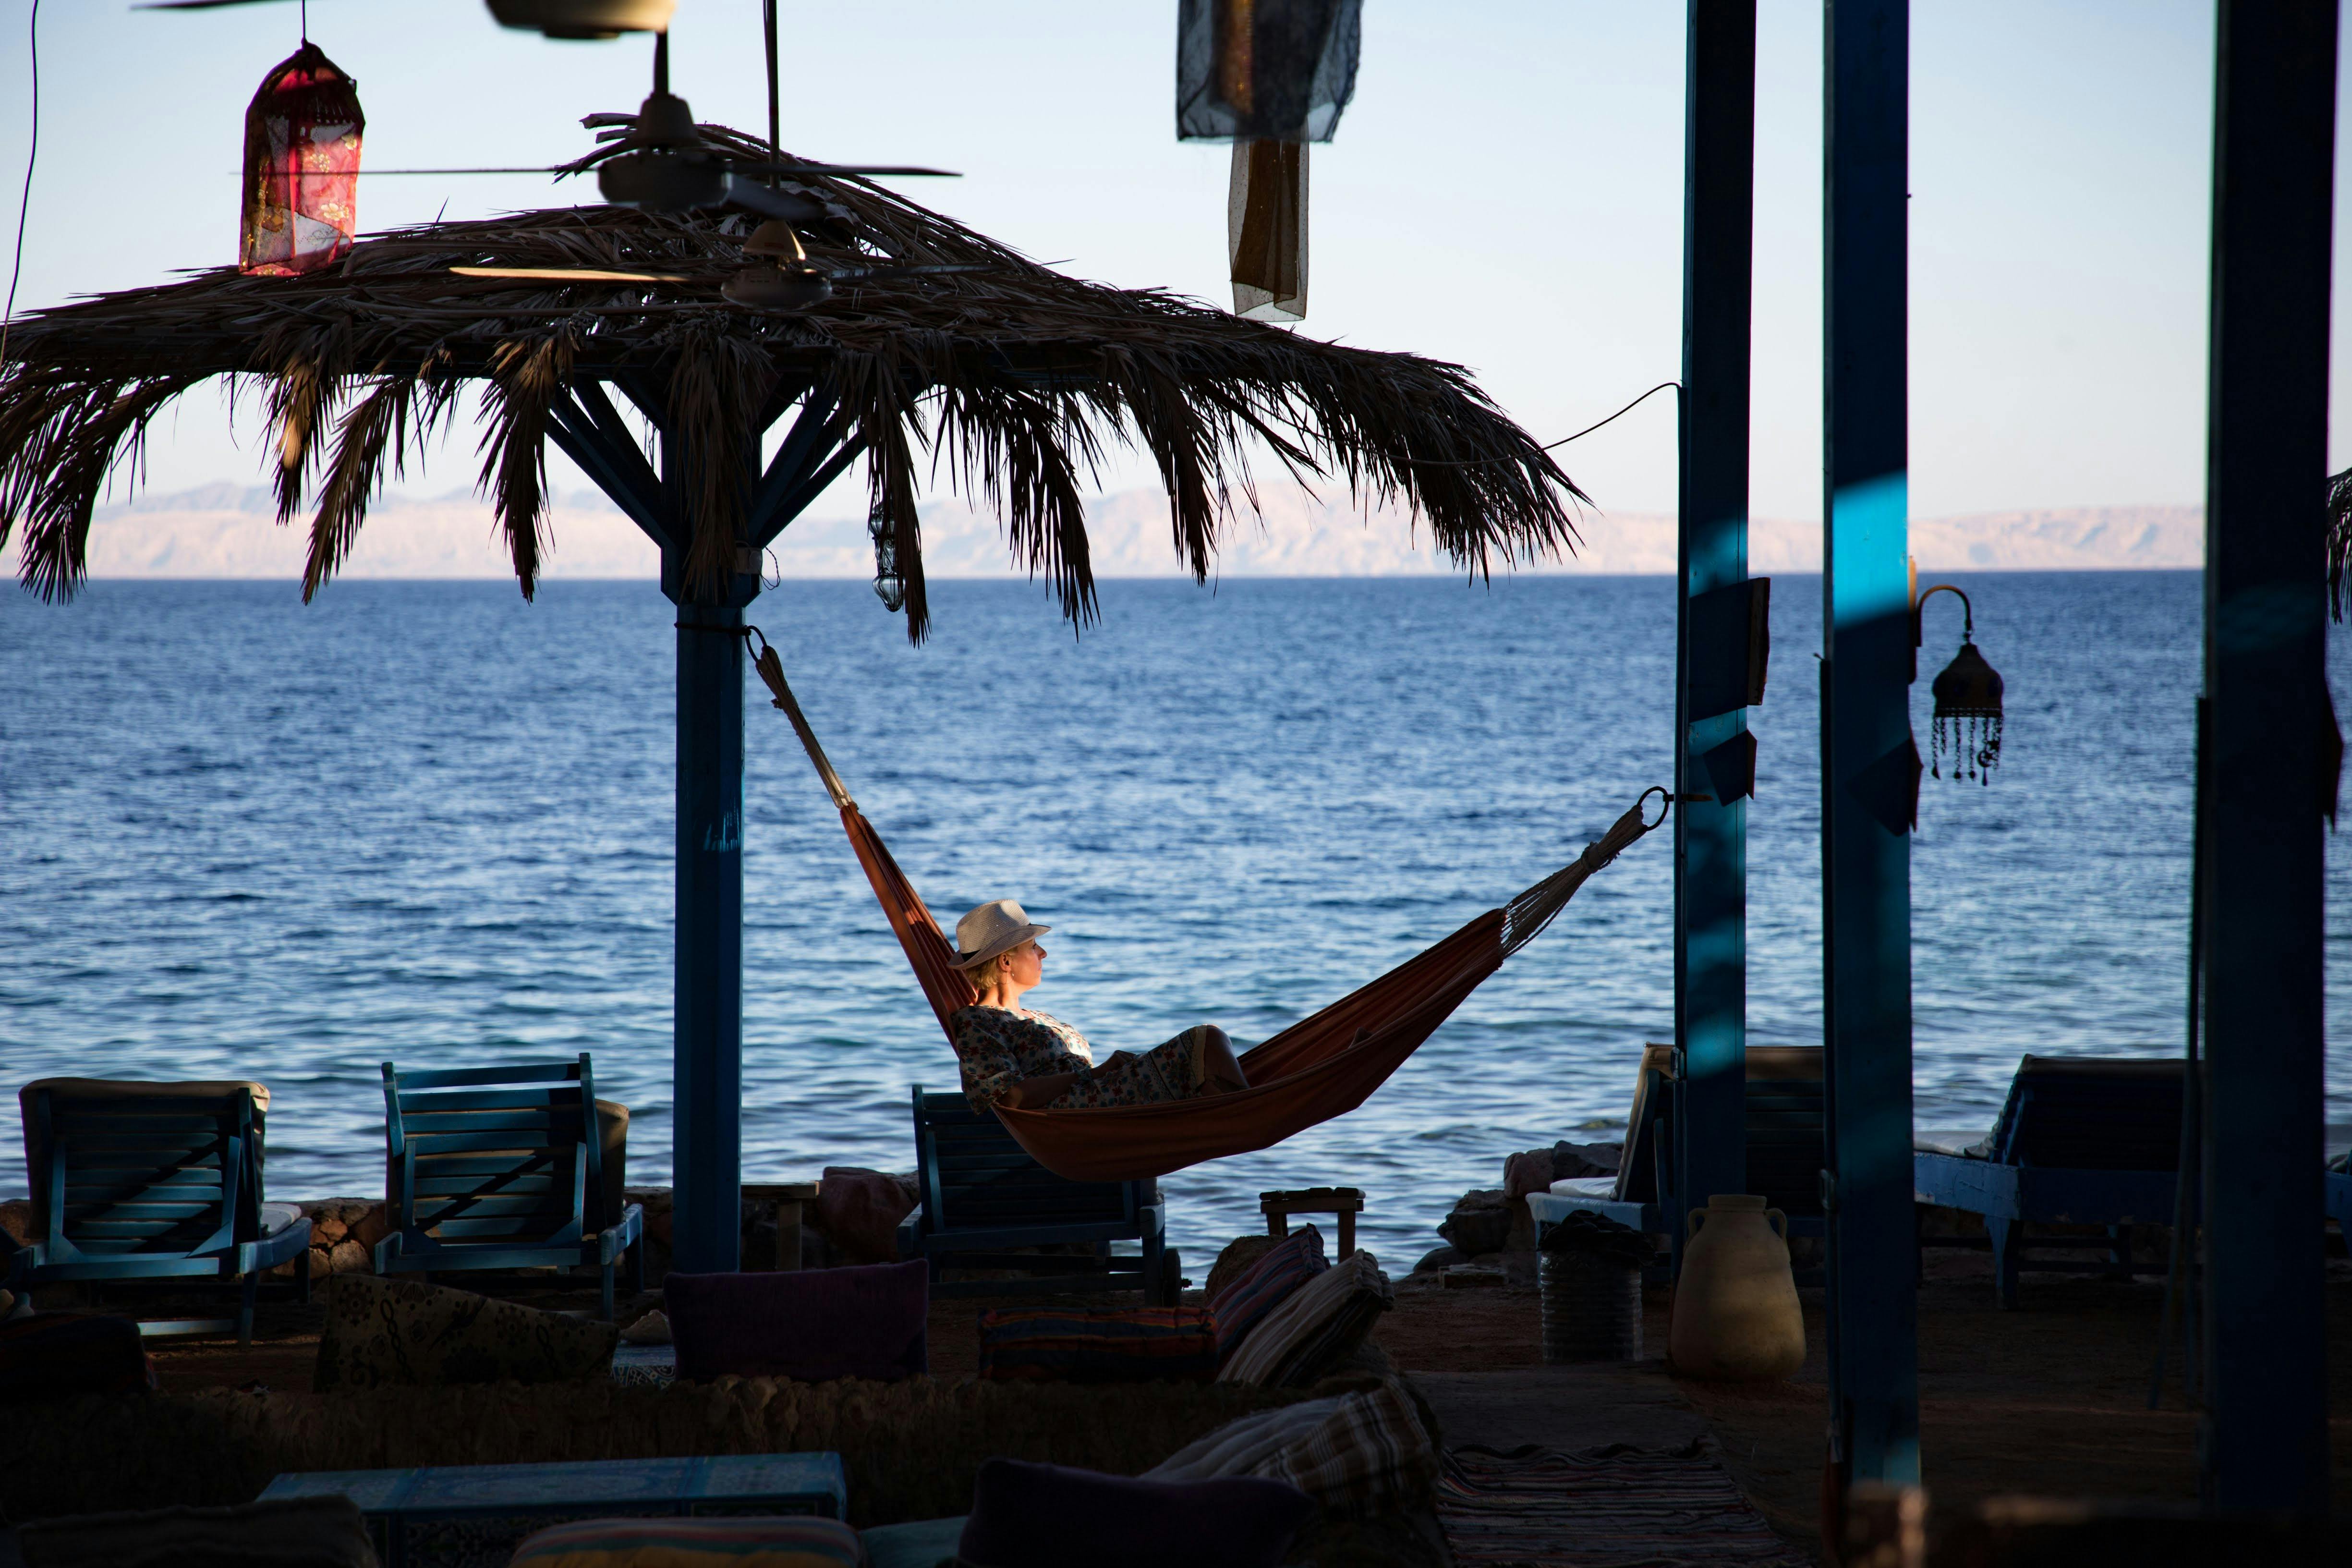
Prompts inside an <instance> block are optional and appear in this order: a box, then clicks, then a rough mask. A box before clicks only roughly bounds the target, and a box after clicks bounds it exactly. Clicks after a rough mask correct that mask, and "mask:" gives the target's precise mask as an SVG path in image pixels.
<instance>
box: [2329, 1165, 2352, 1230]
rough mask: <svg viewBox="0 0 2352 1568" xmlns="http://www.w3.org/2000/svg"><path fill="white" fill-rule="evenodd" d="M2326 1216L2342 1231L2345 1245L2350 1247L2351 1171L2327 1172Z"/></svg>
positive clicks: (2351, 1227) (2351, 1212)
mask: <svg viewBox="0 0 2352 1568" xmlns="http://www.w3.org/2000/svg"><path fill="white" fill-rule="evenodd" d="M2326 1183H2327V1185H2326V1194H2327V1195H2326V1202H2327V1217H2328V1218H2329V1219H2332V1220H2334V1221H2335V1222H2336V1228H2337V1229H2339V1230H2341V1231H2342V1232H2343V1233H2344V1241H2345V1245H2346V1246H2347V1247H2352V1171H2330V1172H2328V1173H2327V1174H2326Z"/></svg>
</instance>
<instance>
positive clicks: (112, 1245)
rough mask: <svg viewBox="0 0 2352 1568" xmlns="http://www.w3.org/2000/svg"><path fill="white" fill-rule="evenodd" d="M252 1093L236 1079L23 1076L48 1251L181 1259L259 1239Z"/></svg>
mask: <svg viewBox="0 0 2352 1568" xmlns="http://www.w3.org/2000/svg"><path fill="white" fill-rule="evenodd" d="M266 1092H267V1091H264V1093H266ZM256 1099H257V1096H256V1094H255V1090H254V1086H252V1085H250V1084H244V1083H226V1084H224V1083H127V1082H126V1083H114V1082H108V1081H105V1080H100V1079H47V1080H43V1081H40V1082H37V1083H31V1084H27V1085H26V1086H25V1092H24V1094H23V1095H21V1096H20V1097H19V1101H18V1103H19V1105H20V1106H21V1107H22V1108H23V1109H24V1110H25V1113H26V1114H25V1152H26V1164H27V1166H28V1167H29V1169H28V1172H27V1173H28V1174H29V1175H30V1176H31V1178H32V1187H33V1194H34V1208H35V1214H36V1215H37V1220H36V1224H37V1226H38V1228H39V1230H40V1232H41V1235H42V1236H43V1237H44V1238H45V1239H46V1240H47V1242H48V1244H49V1247H50V1250H51V1256H52V1259H53V1260H55V1261H62V1260H66V1259H68V1258H73V1257H75V1256H77V1255H79V1256H84V1257H91V1258H100V1257H124V1256H132V1255H143V1256H152V1257H166V1258H172V1257H188V1256H191V1255H197V1254H209V1253H214V1252H219V1251H223V1250H226V1248H228V1247H232V1246H234V1245H236V1243H237V1242H239V1241H251V1240H254V1239H255V1238H257V1237H258V1236H259V1235H260V1223H259V1210H260V1200H261V1121H262V1118H261V1112H260V1111H259V1110H258V1109H257V1106H256V1103H255V1101H256Z"/></svg>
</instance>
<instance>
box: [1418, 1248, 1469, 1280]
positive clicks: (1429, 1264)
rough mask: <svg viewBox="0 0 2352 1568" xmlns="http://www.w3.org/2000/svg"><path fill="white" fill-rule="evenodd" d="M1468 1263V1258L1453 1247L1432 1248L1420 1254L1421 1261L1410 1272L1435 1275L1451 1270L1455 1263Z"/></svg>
mask: <svg viewBox="0 0 2352 1568" xmlns="http://www.w3.org/2000/svg"><path fill="white" fill-rule="evenodd" d="M1468 1261H1469V1259H1468V1258H1465V1257H1464V1256H1463V1255H1462V1254H1461V1253H1460V1252H1459V1251H1458V1250H1456V1249H1455V1248H1454V1247H1432V1248H1430V1250H1428V1251H1427V1252H1424V1253H1423V1254H1422V1257H1421V1261H1420V1262H1418V1263H1416V1264H1414V1265H1413V1266H1412V1271H1413V1272H1414V1273H1415V1274H1435V1273H1438V1272H1440V1271H1441V1270H1444V1269H1447V1268H1453V1267H1454V1265H1455V1264H1457V1263H1466V1262H1468Z"/></svg>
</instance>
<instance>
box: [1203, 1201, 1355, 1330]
mask: <svg viewBox="0 0 2352 1568" xmlns="http://www.w3.org/2000/svg"><path fill="white" fill-rule="evenodd" d="M1329 1267H1331V1266H1330V1264H1328V1262H1326V1261H1325V1260H1324V1258H1323V1233H1322V1232H1321V1231H1319V1230H1317V1229H1316V1228H1315V1227H1314V1226H1311V1225H1309V1226H1300V1227H1299V1228H1298V1229H1297V1230H1296V1231H1294V1232H1292V1233H1291V1234H1290V1235H1289V1236H1286V1237H1283V1239H1282V1240H1280V1241H1278V1242H1276V1243H1275V1244H1274V1245H1273V1246H1272V1247H1267V1248H1266V1249H1265V1252H1264V1253H1262V1254H1261V1255H1259V1258H1258V1260H1257V1261H1256V1262H1255V1263H1253V1264H1251V1265H1250V1266H1249V1267H1248V1268H1245V1269H1244V1270H1242V1275H1241V1278H1240V1279H1235V1280H1234V1282H1233V1283H1232V1284H1230V1285H1228V1286H1226V1287H1225V1288H1224V1289H1222V1290H1220V1291H1218V1292H1217V1295H1216V1299H1215V1300H1213V1301H1211V1302H1210V1303H1209V1310H1211V1311H1213V1312H1214V1313H1215V1314H1216V1315H1217V1357H1218V1359H1219V1360H1220V1361H1222V1360H1223V1359H1224V1358H1225V1357H1227V1356H1229V1355H1231V1354H1233V1353H1234V1349H1235V1348H1236V1347H1237V1346H1239V1345H1240V1344H1241V1342H1242V1341H1243V1340H1244V1339H1245V1338H1247V1337H1248V1335H1249V1331H1251V1330H1252V1329H1254V1328H1255V1327H1257V1326H1258V1324H1259V1323H1260V1322H1262V1321H1265V1315H1266V1314H1267V1313H1268V1312H1271V1311H1273V1310H1275V1309H1276V1307H1279V1306H1281V1305H1282V1303H1283V1302H1284V1301H1286V1300H1288V1299H1289V1297H1290V1293H1291V1292H1292V1291H1294V1290H1296V1289H1298V1288H1299V1287H1300V1286H1301V1285H1304V1284H1306V1283H1307V1281H1308V1280H1309V1279H1314V1278H1315V1276H1317V1275H1318V1274H1320V1273H1322V1272H1323V1271H1324V1270H1325V1269H1326V1268H1329Z"/></svg>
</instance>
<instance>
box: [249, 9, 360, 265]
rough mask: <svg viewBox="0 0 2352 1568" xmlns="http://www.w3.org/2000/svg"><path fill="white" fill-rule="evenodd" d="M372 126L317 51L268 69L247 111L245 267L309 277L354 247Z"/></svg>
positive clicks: (355, 92) (351, 89) (352, 90)
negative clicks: (365, 136)
mask: <svg viewBox="0 0 2352 1568" xmlns="http://www.w3.org/2000/svg"><path fill="white" fill-rule="evenodd" d="M366 129H367V117H366V116H365V115H364V114H362V113H361V112H360V98H359V84H358V83H357V82H354V81H353V80H352V79H351V78H350V77H349V76H348V75H346V74H345V73H344V71H343V69H342V68H341V67H340V66H338V65H336V64H335V62H334V61H332V60H331V59H329V58H327V56H326V53H325V51H323V50H321V49H320V47H319V46H318V45H316V44H314V43H311V42H310V40H309V39H307V38H306V39H304V40H303V43H302V47H300V48H299V49H297V50H296V51H295V52H294V53H293V54H291V55H289V56H288V57H287V58H284V59H282V60H280V61H278V63H277V64H276V65H274V66H272V67H270V68H269V74H268V75H267V76H265V77H263V78H262V79H261V87H260V89H258V90H257V91H256V92H255V93H254V95H253V101H252V103H250V104H249V105H247V108H246V110H245V208H244V213H243V215H242V219H241V221H240V223H239V225H238V235H237V268H238V269H239V270H240V271H244V272H253V273H262V274H268V275H275V276H281V277H283V276H289V275H291V274H294V273H299V272H310V271H312V270H315V269H316V268H320V267H324V266H326V265H328V264H329V263H330V262H333V261H338V260H341V258H342V256H343V254H344V252H346V251H348V250H350V249H351V247H352V235H353V234H354V233H356V232H357V231H358V228H359V200H358V186H359V171H360V137H361V134H362V132H365V131H366Z"/></svg>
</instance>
